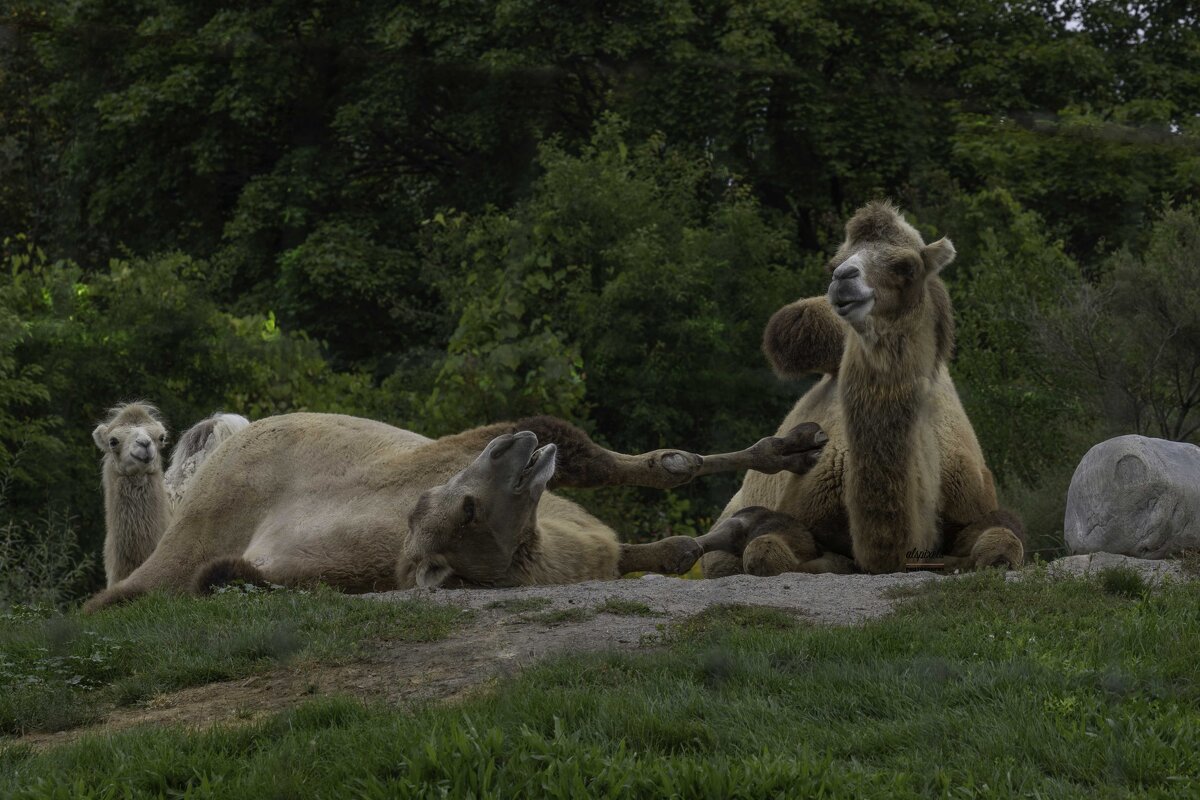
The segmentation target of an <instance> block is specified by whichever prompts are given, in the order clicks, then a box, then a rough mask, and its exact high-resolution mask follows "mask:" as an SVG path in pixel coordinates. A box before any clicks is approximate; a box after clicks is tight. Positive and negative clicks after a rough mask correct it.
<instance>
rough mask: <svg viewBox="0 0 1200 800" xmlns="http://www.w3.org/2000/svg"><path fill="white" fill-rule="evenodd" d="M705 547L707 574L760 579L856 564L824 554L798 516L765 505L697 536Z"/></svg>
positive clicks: (840, 569)
mask: <svg viewBox="0 0 1200 800" xmlns="http://www.w3.org/2000/svg"><path fill="white" fill-rule="evenodd" d="M697 542H699V543H700V544H701V545H702V546H703V547H704V548H705V550H706V553H705V556H704V561H703V566H704V575H705V577H709V578H714V577H724V576H726V575H736V574H741V573H745V574H748V575H757V576H760V577H769V576H772V575H781V574H783V573H785V572H807V573H818V572H836V573H842V574H845V573H849V572H853V571H854V567H853V562H852V561H851V560H850V559H848V558H846V557H845V556H841V555H838V554H836V553H823V552H822V551H821V548H820V547H819V546H818V545H817V542H816V539H814V538H813V535H812V533H811V532H810V531H809V530H808V529H807V528H805V527H804V525H802V524H801V523H800V522H799V520H797V519H796V518H795V517H792V516H790V515H788V514H784V513H782V512H779V511H771V510H770V509H767V508H763V507H762V506H749V507H747V508H743V509H741V510H740V511H738V512H737V513H736V514H734V515H733V516H731V517H729V518H728V519H726V520H724V521H723V522H721V523H720V524H719V525H717V526H716V527H714V528H713V529H712V530H711V531H709V532H708V533H706V534H704V535H703V536H701V537H699V538H698V539H697Z"/></svg>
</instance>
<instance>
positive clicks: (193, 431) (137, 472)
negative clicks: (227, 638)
mask: <svg viewBox="0 0 1200 800" xmlns="http://www.w3.org/2000/svg"><path fill="white" fill-rule="evenodd" d="M249 424H250V422H249V420H247V419H246V418H245V417H241V416H238V415H237V414H214V415H213V416H212V417H209V418H208V419H206V420H203V421H202V422H200V423H198V424H197V425H195V426H193V427H192V428H190V429H189V430H188V431H187V433H185V434H184V435H183V437H182V438H181V439H180V440H179V443H178V444H177V445H176V446H175V450H174V452H173V453H172V454H171V466H170V468H169V469H168V470H167V471H166V474H165V476H164V473H163V465H162V448H163V447H165V446H166V443H167V429H166V424H165V423H164V422H163V420H162V417H161V415H160V414H159V412H158V409H156V408H155V407H154V406H152V405H149V404H148V403H141V402H133V403H123V404H121V405H118V406H116V407H114V408H112V409H111V410H110V411H109V414H108V418H107V419H106V420H105V421H104V422H102V423H100V424H99V425H97V426H96V429H95V430H94V431H92V440H93V441H95V443H96V446H97V447H99V448H100V450H101V452H103V453H104V464H103V467H102V477H101V483H102V485H103V487H104V517H105V536H104V572H105V576H106V578H107V582H108V585H109V586H112V585H113V584H115V583H116V582H117V581H119V580H121V579H122V578H124V577H125V576H127V575H129V573H131V572H133V571H134V570H135V569H137V568H138V566H140V565H141V563H142V562H143V561H145V560H146V558H147V557H149V555H150V553H151V552H153V551H154V548H155V547H156V546H157V545H158V541H159V539H160V538H162V535H163V533H164V532H165V531H166V529H167V524H168V523H169V521H170V519H171V513H172V511H173V509H174V508H175V507H176V506H177V505H178V503H179V500H180V498H181V497H182V496H183V493H184V491H185V490H186V488H187V486H188V483H189V481H190V479H191V477H192V476H193V475H194V474H195V473H196V470H197V469H199V467H200V465H201V464H202V463H204V460H205V459H207V458H208V456H209V455H211V454H212V452H213V451H214V450H215V449H216V447H217V445H219V444H220V443H221V442H223V441H224V440H225V439H228V438H229V437H230V436H232V435H233V434H234V433H236V432H237V431H239V430H241V429H242V428H244V427H246V426H247V425H249Z"/></svg>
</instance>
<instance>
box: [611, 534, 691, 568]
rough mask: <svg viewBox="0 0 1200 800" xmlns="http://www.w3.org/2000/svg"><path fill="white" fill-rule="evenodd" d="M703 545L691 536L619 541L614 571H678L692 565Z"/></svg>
mask: <svg viewBox="0 0 1200 800" xmlns="http://www.w3.org/2000/svg"><path fill="white" fill-rule="evenodd" d="M703 554H704V548H703V547H702V546H701V545H700V542H699V540H698V539H694V538H692V537H691V536H668V537H667V538H666V539H659V540H658V541H657V542H650V543H648V544H623V545H621V553H620V557H619V560H618V561H617V574H619V575H625V574H627V573H630V572H658V573H661V574H664V575H682V574H683V573H685V572H687V571H688V570H689V569H691V568H692V565H693V564H695V563H696V562H697V561H698V560H699V559H700V556H702V555H703Z"/></svg>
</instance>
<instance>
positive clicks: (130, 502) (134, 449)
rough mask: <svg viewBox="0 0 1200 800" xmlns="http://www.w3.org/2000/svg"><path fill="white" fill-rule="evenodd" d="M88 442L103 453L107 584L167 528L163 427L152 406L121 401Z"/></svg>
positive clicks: (151, 546) (142, 557) (133, 563)
mask: <svg viewBox="0 0 1200 800" xmlns="http://www.w3.org/2000/svg"><path fill="white" fill-rule="evenodd" d="M92 440H93V441H94V442H95V443H96V446H97V447H99V448H100V451H101V452H102V453H104V462H103V466H102V467H101V485H102V486H103V487H104V523H105V536H104V574H105V577H106V579H107V581H108V585H109V586H112V585H114V584H115V583H117V582H118V581H120V580H121V579H123V578H124V577H125V576H127V575H129V573H131V572H133V571H134V570H135V569H137V567H138V565H140V564H141V563H142V562H143V561H145V560H146V558H147V557H149V555H150V553H151V552H153V551H154V548H155V546H156V545H157V544H158V540H159V537H161V536H162V534H163V531H165V530H166V528H167V520H168V519H169V514H170V510H169V508H168V505H167V496H166V491H165V489H164V488H163V467H162V448H163V447H165V446H166V443H167V429H166V426H165V425H164V424H163V422H162V419H161V417H160V416H159V413H158V409H156V408H155V407H154V406H152V405H149V404H146V403H125V404H122V405H119V406H116V407H114V408H113V409H111V410H110V411H109V415H108V419H107V420H106V421H104V422H101V423H100V424H99V425H97V426H96V429H95V430H93V431H92Z"/></svg>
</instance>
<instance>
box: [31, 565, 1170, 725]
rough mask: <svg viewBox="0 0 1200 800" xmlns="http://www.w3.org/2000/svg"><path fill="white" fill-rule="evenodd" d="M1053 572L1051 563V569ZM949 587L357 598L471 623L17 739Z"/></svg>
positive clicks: (791, 579) (866, 606) (797, 586)
mask: <svg viewBox="0 0 1200 800" xmlns="http://www.w3.org/2000/svg"><path fill="white" fill-rule="evenodd" d="M1105 559H1107V560H1105ZM1093 561H1095V562H1096V563H1094V564H1093V563H1092V562H1093ZM1101 561H1103V563H1101ZM1055 565H1058V566H1057V571H1058V572H1059V574H1064V573H1065V574H1081V573H1083V572H1087V571H1089V570H1090V569H1092V568H1093V567H1094V568H1103V567H1107V566H1131V567H1133V568H1135V569H1138V570H1139V571H1140V572H1142V573H1143V574H1144V575H1146V577H1147V578H1152V579H1157V578H1161V577H1163V576H1164V575H1165V574H1170V575H1172V576H1173V577H1177V578H1178V577H1182V570H1181V569H1180V568H1179V566H1178V563H1177V562H1162V561H1158V562H1146V561H1140V560H1138V559H1125V558H1124V557H1121V556H1102V557H1101V556H1097V557H1090V556H1075V557H1073V559H1063V560H1062V562H1061V564H1060V562H1055ZM1055 571H1056V568H1055V566H1052V569H1051V572H1052V573H1054V572H1055ZM1019 575H1020V573H1010V576H1009V579H1010V580H1019V579H1020V578H1019ZM953 579H954V578H953V577H948V576H941V575H935V574H932V573H921V572H917V573H909V574H896V575H800V574H789V575H781V576H779V577H776V578H751V577H745V576H737V577H731V578H722V579H719V580H710V581H690V580H681V579H678V578H665V577H662V576H658V575H648V576H646V577H644V578H640V579H637V580H623V581H593V582H589V583H580V584H573V585H568V586H543V587H533V588H527V589H495V590H410V591H403V592H387V593H384V594H374V595H364V596H363V597H364V598H365V601H367V602H395V601H399V600H405V599H410V598H421V599H426V600H430V601H433V602H436V603H445V604H448V605H455V606H459V607H462V608H467V609H471V610H472V611H473V615H472V617H471V621H470V622H469V623H468V624H466V625H464V626H462V627H461V628H459V629H457V630H456V631H455V632H454V633H452V634H451V635H450V636H449V637H448V638H446V639H443V640H441V641H436V642H425V643H419V644H414V643H407V642H380V643H379V644H378V645H377V646H376V647H375V648H374V650H373V651H371V652H370V654H369V656H368V657H367V658H366V659H365V660H362V661H358V662H356V663H353V664H348V665H344V666H335V667H330V666H320V665H316V666H314V665H312V664H302V665H294V666H290V667H282V668H279V669H277V670H274V671H272V672H269V673H266V674H264V675H259V676H255V677H251V678H247V679H243V680H238V681H229V682H224V683H214V684H208V685H205V686H196V687H192V688H189V689H184V690H181V691H178V692H173V693H170V694H166V695H160V696H158V697H156V698H154V699H153V700H151V701H150V702H149V703H148V704H146V705H144V706H140V707H137V708H129V709H118V710H116V711H113V712H112V713H111V714H109V715H108V717H107V718H106V719H104V720H103V721H102V722H100V723H98V724H96V725H92V726H89V727H85V728H77V729H73V730H69V731H62V732H59V733H52V734H32V735H29V736H26V737H24V738H22V739H18V740H17V741H19V742H23V743H27V744H29V745H32V746H34V747H36V748H44V747H52V746H55V745H58V744H63V743H66V742H70V741H73V740H75V739H77V738H79V737H80V736H83V735H85V734H94V733H101V734H103V733H111V732H116V731H121V730H124V729H127V728H131V727H134V726H137V725H169V724H182V725H188V726H194V727H206V726H208V725H211V724H213V723H218V722H224V723H230V722H238V721H249V720H254V719H258V718H259V717H262V716H264V715H266V714H270V713H274V712H277V711H281V710H283V709H286V708H289V707H292V706H295V705H298V704H300V703H302V702H304V701H305V700H308V699H311V698H313V697H318V696H323V695H324V696H328V695H343V696H344V695H352V696H354V697H359V698H362V699H364V700H376V701H383V702H387V703H390V704H392V705H397V706H404V705H407V704H412V703H419V702H423V701H428V700H451V701H452V700H454V699H456V698H458V697H461V696H462V695H464V694H466V693H468V692H470V691H471V690H472V689H475V688H477V687H480V686H481V685H484V684H487V683H489V682H491V681H494V680H495V679H497V678H502V677H505V676H507V675H511V674H513V673H515V672H517V671H518V670H520V669H521V668H522V667H524V666H526V665H529V664H531V663H534V662H536V661H537V660H539V659H541V658H543V657H545V656H547V655H551V654H554V653H564V652H571V653H579V652H590V651H598V650H635V649H638V648H648V647H654V646H656V645H657V644H658V643H659V642H660V641H661V637H662V632H663V630H664V628H665V627H666V626H668V625H670V624H672V623H674V622H678V621H680V620H683V619H686V618H687V617H690V616H692V615H694V614H697V613H699V612H700V611H703V610H704V609H706V608H709V607H710V606H714V605H759V606H771V607H775V608H781V609H786V610H790V611H794V612H795V613H797V614H801V615H803V616H804V617H805V618H807V619H809V620H811V621H812V622H814V623H816V624H822V625H852V624H856V623H860V622H863V621H866V620H870V619H875V618H878V617H881V616H883V615H885V614H887V613H888V612H890V611H891V610H892V609H893V608H894V607H895V605H896V603H897V602H898V601H897V600H895V599H894V597H893V596H892V592H893V590H895V589H897V588H909V587H916V586H920V585H923V584H925V583H927V582H929V581H937V580H953Z"/></svg>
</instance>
